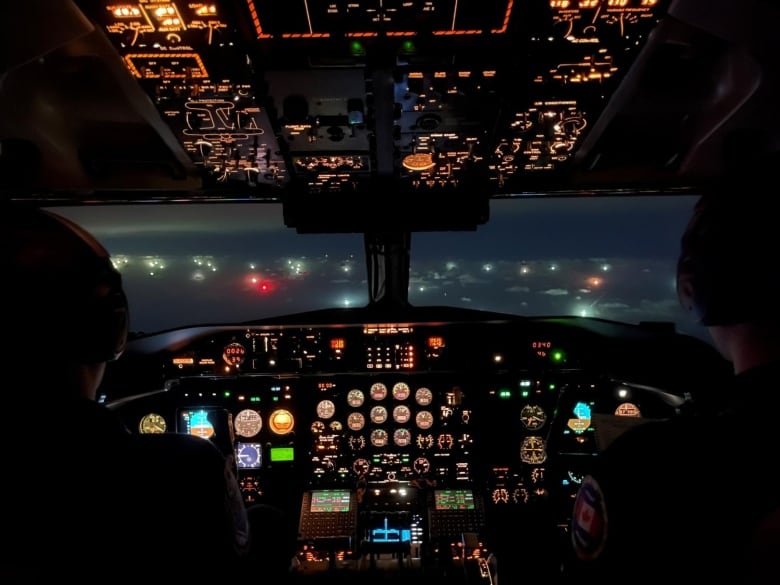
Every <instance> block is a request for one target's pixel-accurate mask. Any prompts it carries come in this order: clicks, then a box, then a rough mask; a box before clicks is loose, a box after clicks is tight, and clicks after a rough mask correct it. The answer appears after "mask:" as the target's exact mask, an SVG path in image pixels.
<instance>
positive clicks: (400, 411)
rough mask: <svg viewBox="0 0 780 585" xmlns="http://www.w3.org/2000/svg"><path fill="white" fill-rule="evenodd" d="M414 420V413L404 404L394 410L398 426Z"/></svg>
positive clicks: (394, 417) (394, 418)
mask: <svg viewBox="0 0 780 585" xmlns="http://www.w3.org/2000/svg"><path fill="white" fill-rule="evenodd" d="M410 418H412V411H411V410H409V407H408V406H406V405H404V404H399V405H398V406H396V407H395V408H394V409H393V420H394V421H395V422H397V423H398V424H401V425H402V424H404V423H406V422H408V421H409V419H410Z"/></svg>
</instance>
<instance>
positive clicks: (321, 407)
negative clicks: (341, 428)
mask: <svg viewBox="0 0 780 585" xmlns="http://www.w3.org/2000/svg"><path fill="white" fill-rule="evenodd" d="M334 414H336V405H335V404H334V403H333V401H332V400H320V403H319V404H318V405H317V416H318V417H320V418H331V417H332V416H333V415H334Z"/></svg>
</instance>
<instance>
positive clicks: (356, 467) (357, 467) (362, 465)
mask: <svg viewBox="0 0 780 585" xmlns="http://www.w3.org/2000/svg"><path fill="white" fill-rule="evenodd" d="M370 468H371V464H370V463H369V462H368V460H366V459H363V458H362V457H361V458H360V459H355V461H353V462H352V471H354V472H355V473H357V474H358V475H365V474H366V473H368V470H369V469H370Z"/></svg>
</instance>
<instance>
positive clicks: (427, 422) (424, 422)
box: [414, 410, 433, 430]
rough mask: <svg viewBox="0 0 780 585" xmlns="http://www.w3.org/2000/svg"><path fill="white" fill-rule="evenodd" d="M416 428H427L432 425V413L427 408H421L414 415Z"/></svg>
mask: <svg viewBox="0 0 780 585" xmlns="http://www.w3.org/2000/svg"><path fill="white" fill-rule="evenodd" d="M414 422H415V424H416V425H417V428H418V429H422V430H427V429H429V428H431V427H432V426H433V414H431V412H430V411H429V410H421V411H420V412H418V413H417V415H415V417H414Z"/></svg>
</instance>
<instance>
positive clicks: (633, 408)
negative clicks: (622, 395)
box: [615, 402, 642, 417]
mask: <svg viewBox="0 0 780 585" xmlns="http://www.w3.org/2000/svg"><path fill="white" fill-rule="evenodd" d="M615 414H616V415H617V416H635V417H641V416H642V413H641V412H640V411H639V407H638V406H637V405H636V404H633V403H631V402H624V403H622V404H618V407H617V408H616V409H615Z"/></svg>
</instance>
